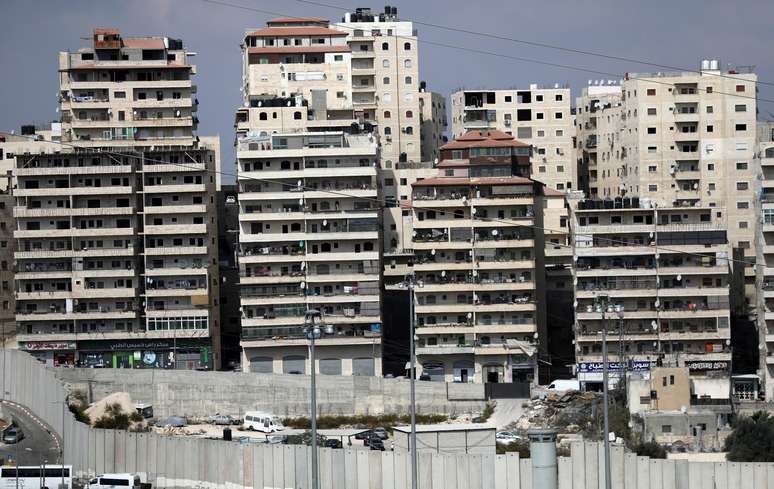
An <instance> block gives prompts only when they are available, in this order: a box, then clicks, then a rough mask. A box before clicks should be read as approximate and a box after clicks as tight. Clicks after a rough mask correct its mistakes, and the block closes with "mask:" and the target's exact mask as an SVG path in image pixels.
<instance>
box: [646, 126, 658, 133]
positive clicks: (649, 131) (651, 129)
mask: <svg viewBox="0 0 774 489" xmlns="http://www.w3.org/2000/svg"><path fill="white" fill-rule="evenodd" d="M648 134H656V128H655V127H649V128H648Z"/></svg>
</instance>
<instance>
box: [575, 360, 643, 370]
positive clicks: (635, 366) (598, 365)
mask: <svg viewBox="0 0 774 489" xmlns="http://www.w3.org/2000/svg"><path fill="white" fill-rule="evenodd" d="M625 367H626V363H624V364H621V363H619V362H607V369H608V370H623V369H624V368H625ZM602 370H604V366H603V364H602V362H588V363H579V364H578V372H581V373H590V372H602ZM629 370H633V371H635V372H642V371H648V370H650V362H632V363H631V367H630V369H629Z"/></svg>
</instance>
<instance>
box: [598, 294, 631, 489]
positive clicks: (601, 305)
mask: <svg viewBox="0 0 774 489" xmlns="http://www.w3.org/2000/svg"><path fill="white" fill-rule="evenodd" d="M594 307H595V309H596V311H597V312H598V313H600V314H601V315H602V393H603V396H602V397H603V406H602V413H603V418H604V432H605V433H604V434H605V439H604V447H605V489H611V484H612V482H611V473H610V421H609V413H608V405H609V403H610V402H609V397H608V360H607V317H606V316H605V312H608V313H613V312H615V313H618V314H619V316H623V310H624V308H623V306H622V305H620V304H616V305H613V304H610V296H609V295H607V294H599V295H597V298H596V302H595V304H594ZM619 373H620V365H619ZM619 381H620V378H619Z"/></svg>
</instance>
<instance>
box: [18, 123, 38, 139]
mask: <svg viewBox="0 0 774 489" xmlns="http://www.w3.org/2000/svg"><path fill="white" fill-rule="evenodd" d="M21 134H22V136H32V135H33V134H35V125H34V124H24V125H23V126H21Z"/></svg>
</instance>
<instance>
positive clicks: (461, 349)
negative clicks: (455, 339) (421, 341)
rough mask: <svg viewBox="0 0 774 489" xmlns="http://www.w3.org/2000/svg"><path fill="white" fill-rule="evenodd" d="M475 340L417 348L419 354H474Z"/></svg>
mask: <svg viewBox="0 0 774 489" xmlns="http://www.w3.org/2000/svg"><path fill="white" fill-rule="evenodd" d="M473 350H474V346H473V342H470V343H463V344H457V345H454V344H451V345H443V344H442V345H433V346H421V347H417V348H416V354H417V355H465V354H473Z"/></svg>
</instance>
